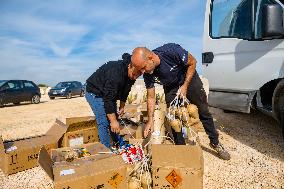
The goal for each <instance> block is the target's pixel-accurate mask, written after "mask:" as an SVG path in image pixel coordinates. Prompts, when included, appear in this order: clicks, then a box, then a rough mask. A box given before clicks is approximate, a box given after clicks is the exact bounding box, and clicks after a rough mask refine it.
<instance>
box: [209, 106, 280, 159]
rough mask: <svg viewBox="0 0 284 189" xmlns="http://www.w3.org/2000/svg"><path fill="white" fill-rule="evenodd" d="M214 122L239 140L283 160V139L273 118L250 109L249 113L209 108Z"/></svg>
mask: <svg viewBox="0 0 284 189" xmlns="http://www.w3.org/2000/svg"><path fill="white" fill-rule="evenodd" d="M210 111H211V112H212V115H213V117H214V118H215V119H216V121H215V124H216V126H217V127H219V129H220V130H221V131H222V132H225V133H226V134H228V135H230V136H231V137H233V138H234V139H236V140H238V141H239V142H241V143H243V144H245V145H247V146H249V147H251V148H253V149H255V150H257V151H259V152H260V153H263V154H265V155H268V156H270V157H272V158H276V159H278V160H280V161H282V162H284V139H283V137H282V134H281V128H280V127H279V125H278V123H277V121H275V120H274V119H273V118H271V117H268V116H266V115H264V114H262V113H261V112H259V111H256V110H252V112H251V113H250V114H245V113H224V112H223V111H222V110H220V109H217V108H210Z"/></svg>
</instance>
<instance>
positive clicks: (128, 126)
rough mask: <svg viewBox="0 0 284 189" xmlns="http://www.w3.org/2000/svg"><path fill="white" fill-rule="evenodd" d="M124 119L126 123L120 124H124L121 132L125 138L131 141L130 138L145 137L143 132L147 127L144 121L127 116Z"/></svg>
mask: <svg viewBox="0 0 284 189" xmlns="http://www.w3.org/2000/svg"><path fill="white" fill-rule="evenodd" d="M122 121H123V122H124V124H122V123H120V125H122V126H124V128H123V129H122V130H120V133H119V134H120V135H122V136H123V138H124V139H125V140H127V141H129V139H130V138H135V139H142V138H143V132H144V128H145V124H144V123H135V122H133V121H131V120H128V119H126V118H123V119H122ZM120 122H121V121H120Z"/></svg>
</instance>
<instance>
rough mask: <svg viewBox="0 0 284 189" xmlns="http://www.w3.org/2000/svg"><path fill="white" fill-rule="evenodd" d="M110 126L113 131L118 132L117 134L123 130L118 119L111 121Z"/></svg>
mask: <svg viewBox="0 0 284 189" xmlns="http://www.w3.org/2000/svg"><path fill="white" fill-rule="evenodd" d="M110 128H111V131H112V132H114V133H117V134H118V133H119V131H120V130H121V127H120V125H119V123H118V121H117V120H116V121H112V122H110Z"/></svg>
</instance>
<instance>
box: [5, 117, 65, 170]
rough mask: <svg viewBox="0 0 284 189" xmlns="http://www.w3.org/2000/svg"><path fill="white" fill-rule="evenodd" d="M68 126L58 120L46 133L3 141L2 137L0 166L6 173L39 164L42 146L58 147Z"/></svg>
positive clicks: (48, 147)
mask: <svg viewBox="0 0 284 189" xmlns="http://www.w3.org/2000/svg"><path fill="white" fill-rule="evenodd" d="M66 130H67V126H66V125H65V124H64V123H62V122H61V121H59V120H56V121H55V123H54V124H53V125H52V127H51V128H50V129H49V130H48V131H47V133H46V134H45V135H42V136H36V137H30V138H24V139H18V140H13V141H3V140H2V138H0V168H1V169H2V170H3V172H4V173H5V174H6V175H10V174H13V173H17V172H20V171H24V170H26V169H30V168H33V167H36V166H37V165H38V163H37V158H38V154H39V151H40V148H41V147H42V146H44V147H45V149H47V151H49V150H50V149H53V148H57V147H58V141H59V139H60V138H61V137H62V135H63V134H64V133H65V132H66Z"/></svg>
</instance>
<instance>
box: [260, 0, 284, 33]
mask: <svg viewBox="0 0 284 189" xmlns="http://www.w3.org/2000/svg"><path fill="white" fill-rule="evenodd" d="M263 15H264V18H263V21H262V22H263V23H262V27H263V28H262V31H263V37H264V38H267V37H281V36H284V28H283V9H282V7H281V6H280V5H279V4H270V5H265V6H264V10H263Z"/></svg>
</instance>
